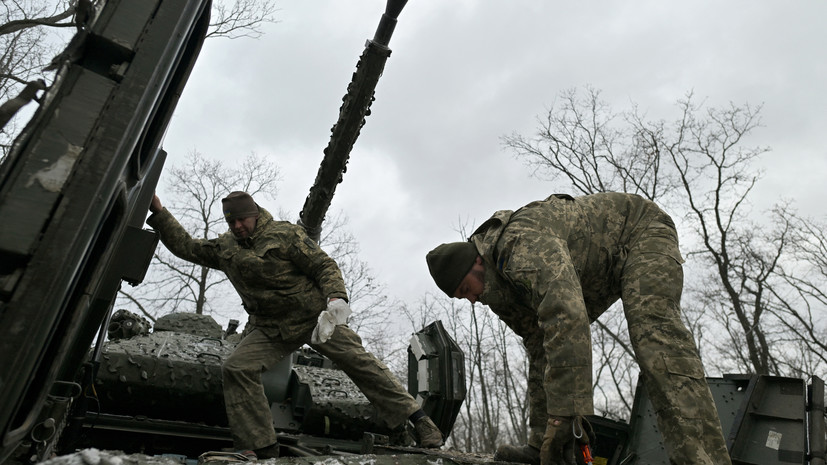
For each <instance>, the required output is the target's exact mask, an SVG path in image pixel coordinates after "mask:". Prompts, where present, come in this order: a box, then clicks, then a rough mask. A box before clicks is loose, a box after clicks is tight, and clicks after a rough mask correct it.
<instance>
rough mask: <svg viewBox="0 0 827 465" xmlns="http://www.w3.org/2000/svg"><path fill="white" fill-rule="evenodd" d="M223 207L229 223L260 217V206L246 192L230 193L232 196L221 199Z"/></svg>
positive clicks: (225, 217)
mask: <svg viewBox="0 0 827 465" xmlns="http://www.w3.org/2000/svg"><path fill="white" fill-rule="evenodd" d="M221 206H222V208H223V210H224V219H225V220H227V221H233V220H236V219H239V218H249V217H251V216H258V205H256V203H255V202H254V201H253V198H252V197H250V194H248V193H246V192H241V191H235V192H230V195H228V196H227V197H224V198H223V199H221Z"/></svg>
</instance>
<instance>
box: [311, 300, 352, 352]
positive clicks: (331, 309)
mask: <svg viewBox="0 0 827 465" xmlns="http://www.w3.org/2000/svg"><path fill="white" fill-rule="evenodd" d="M350 314H351V311H350V305H348V304H347V302H346V301H344V300H342V299H336V300H331V301H330V302H328V303H327V310H325V311H323V312H322V313H320V314H319V321H318V322H317V323H316V327H315V328H313V334H312V335H311V336H310V342H311V343H312V344H324V343H325V342H327V340H328V339H330V336H332V335H333V331H334V330H335V329H336V325H343V324H347V317H349V316H350Z"/></svg>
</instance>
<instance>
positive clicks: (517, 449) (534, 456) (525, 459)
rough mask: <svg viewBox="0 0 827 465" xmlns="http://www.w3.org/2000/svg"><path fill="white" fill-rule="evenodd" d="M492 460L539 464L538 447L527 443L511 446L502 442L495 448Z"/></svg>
mask: <svg viewBox="0 0 827 465" xmlns="http://www.w3.org/2000/svg"><path fill="white" fill-rule="evenodd" d="M494 460H496V461H498V462H513V463H528V464H530V465H540V449H537V448H536V447H532V446H529V445H523V446H512V445H509V444H504V445H502V446H500V447H498V448H497V452H496V453H494Z"/></svg>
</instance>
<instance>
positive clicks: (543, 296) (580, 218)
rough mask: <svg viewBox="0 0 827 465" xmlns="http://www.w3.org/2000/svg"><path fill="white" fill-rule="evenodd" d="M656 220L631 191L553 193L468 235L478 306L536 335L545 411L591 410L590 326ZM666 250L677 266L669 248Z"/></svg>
mask: <svg viewBox="0 0 827 465" xmlns="http://www.w3.org/2000/svg"><path fill="white" fill-rule="evenodd" d="M659 216H662V217H665V218H668V215H666V214H665V213H663V211H662V210H660V209H659V208H658V207H657V206H656V205H655V204H654V203H652V202H650V201H648V200H645V199H643V198H642V197H639V196H636V195H631V194H621V193H601V194H594V195H587V196H583V197H578V198H576V199H573V198H572V197H570V196H567V195H553V196H551V197H549V198H548V199H546V200H543V201H536V202H532V203H530V204H528V205H526V206H524V207H523V208H520V209H519V210H517V211H514V212H512V211H509V210H501V211H498V212H496V213H494V215H493V216H492V217H491V218H490V219H489V220H487V221H486V222H485V223H483V224H482V225H481V226H480V227H479V228H477V230H476V231H475V232H474V233H473V234H472V235H471V237H470V239H469V240H470V241H471V242H472V243H473V244H474V245H475V246H476V247H477V251H478V252H479V254H480V255H481V256H482V258H483V260H484V263H485V291H484V293H483V294H482V295H481V296H480V298H479V300H480V302H482V303H484V304H486V305H488V306H489V307H490V308H491V309H492V311H494V312H495V313H496V314H497V315H498V316H499V317H500V318H501V319H502V320H503V321H504V322H505V323H506V324H507V325H508V326H509V327H511V328H512V329H513V330H514V331H515V332H516V333H517V334H519V335H520V336H522V337H523V338H524V339H525V338H526V337H527V336H528V335H529V334H530V333H531V332H532V331H537V330H538V329H539V330H541V331H542V332H543V340H544V344H543V346H544V353H545V356H546V363H547V365H546V373H545V377H544V382H543V384H544V387H545V390H546V397H547V399H548V401H547V408H548V413H549V414H551V415H561V416H563V415H588V414H592V413H593V409H594V407H593V400H592V397H593V396H592V372H591V370H592V367H591V337H590V332H589V331H590V330H589V325H590V323H591V322H593V321H594V320H595V319H597V317H599V316H600V315H601V314H603V312H605V311H606V309H608V307H609V306H610V305H611V304H612V303H614V302H615V301H617V300H618V299H619V298H620V292H621V289H620V277H621V272H622V269H623V264H624V262H625V259H626V255H627V253H628V251H629V249H630V247H633V246H634V244H635V242H636V240H637V239H638V237H639V236H640V234H641V232H642V231H643V230H644V229H645V228H646V226H647V225H648V224H649V223H650V222H651V221H652V220H653V219H654V218H657V217H659ZM664 221H667V220H666V219H664ZM668 221H669V222H670V223H671V219H668ZM667 249H669V250H668V251H667V253H669V254H672V255H677V256H676V257H675V258H676V260H678V261H682V259H681V258H680V254H679V252H677V244H674V247H673V248H670V247H667ZM538 326H539V328H538Z"/></svg>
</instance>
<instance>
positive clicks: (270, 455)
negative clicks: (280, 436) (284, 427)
mask: <svg viewBox="0 0 827 465" xmlns="http://www.w3.org/2000/svg"><path fill="white" fill-rule="evenodd" d="M253 452H255V454H256V458H258V459H259V460H266V459H277V458H279V443H278V442H274V443H273V444H270V445H269V446H267V447H262V448H261V449H256V450H254V451H253Z"/></svg>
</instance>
